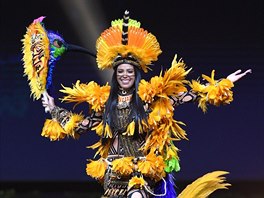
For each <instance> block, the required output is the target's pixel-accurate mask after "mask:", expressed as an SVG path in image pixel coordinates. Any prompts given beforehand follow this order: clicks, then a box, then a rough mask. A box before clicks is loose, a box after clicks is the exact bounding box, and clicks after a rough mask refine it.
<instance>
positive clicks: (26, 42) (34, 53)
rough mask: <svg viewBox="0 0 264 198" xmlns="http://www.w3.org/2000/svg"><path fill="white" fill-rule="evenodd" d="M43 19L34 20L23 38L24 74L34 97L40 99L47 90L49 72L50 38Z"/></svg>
mask: <svg viewBox="0 0 264 198" xmlns="http://www.w3.org/2000/svg"><path fill="white" fill-rule="evenodd" d="M42 19H43V17H42V18H41V17H40V18H39V19H36V20H34V22H33V23H31V24H30V26H29V27H28V28H27V32H26V34H25V35H24V39H22V43H23V54H24V55H23V59H22V60H23V62H24V75H26V76H27V77H28V80H29V85H30V88H31V95H33V99H39V98H40V97H41V94H42V93H43V92H44V91H45V88H46V77H47V73H48V60H49V39H48V36H47V33H46V30H45V28H44V27H43V26H42V25H41V21H42Z"/></svg>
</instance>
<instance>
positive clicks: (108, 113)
mask: <svg viewBox="0 0 264 198" xmlns="http://www.w3.org/2000/svg"><path fill="white" fill-rule="evenodd" d="M133 67H134V70H135V83H134V87H135V89H134V92H133V96H132V101H131V113H130V116H131V118H132V119H134V121H135V135H137V134H138V121H139V120H144V119H146V117H147V114H146V112H145V110H144V106H143V102H142V100H141V99H140V98H139V96H138V94H137V92H138V85H139V82H140V80H141V72H140V70H139V68H138V67H136V66H133ZM116 73H117V67H114V73H113V76H112V81H111V90H110V95H109V97H108V100H107V102H106V106H105V112H104V115H103V122H104V124H106V123H107V124H108V125H109V126H110V127H111V126H113V119H115V108H116V105H117V98H118V91H119V84H118V82H117V77H116V76H117V75H116Z"/></svg>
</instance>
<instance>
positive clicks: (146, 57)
mask: <svg viewBox="0 0 264 198" xmlns="http://www.w3.org/2000/svg"><path fill="white" fill-rule="evenodd" d="M96 49H97V64H98V67H99V69H102V70H103V69H106V68H113V67H115V66H118V65H120V64H122V63H130V64H132V65H134V66H138V67H139V68H141V69H142V70H143V71H144V72H147V71H148V65H150V64H151V63H152V62H153V61H157V59H158V56H159V54H161V50H160V45H159V43H158V41H157V39H156V37H155V36H154V35H153V34H151V33H148V32H147V31H146V30H144V29H143V28H140V22H137V21H135V20H132V19H129V12H128V11H125V14H124V19H123V20H122V19H118V20H115V21H112V26H111V27H110V28H108V29H106V30H105V31H104V32H103V33H102V34H101V36H100V37H99V38H98V39H97V42H96Z"/></svg>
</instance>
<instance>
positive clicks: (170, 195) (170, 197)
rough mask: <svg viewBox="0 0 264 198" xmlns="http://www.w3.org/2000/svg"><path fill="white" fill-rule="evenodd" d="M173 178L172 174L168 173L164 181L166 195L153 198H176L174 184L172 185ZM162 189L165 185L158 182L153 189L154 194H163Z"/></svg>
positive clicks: (162, 182)
mask: <svg viewBox="0 0 264 198" xmlns="http://www.w3.org/2000/svg"><path fill="white" fill-rule="evenodd" d="M174 180H175V178H174V176H173V174H172V173H168V174H167V175H166V177H165V181H166V191H167V193H166V195H164V196H154V198H176V197H177V193H176V190H175V183H174ZM164 188H165V183H164V181H163V180H161V181H159V182H158V183H157V185H156V187H155V189H154V193H155V194H156V195H158V194H163V193H164Z"/></svg>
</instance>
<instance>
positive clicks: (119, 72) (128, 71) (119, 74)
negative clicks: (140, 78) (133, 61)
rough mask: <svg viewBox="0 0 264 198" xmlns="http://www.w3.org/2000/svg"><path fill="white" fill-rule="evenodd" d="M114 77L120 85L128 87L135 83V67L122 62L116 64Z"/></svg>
mask: <svg viewBox="0 0 264 198" xmlns="http://www.w3.org/2000/svg"><path fill="white" fill-rule="evenodd" d="M116 79H117V82H118V84H119V86H120V87H122V88H123V89H130V88H131V87H132V86H133V85H134V83H135V69H134V66H133V65H130V64H127V63H124V64H121V65H118V66H117V69H116Z"/></svg>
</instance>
